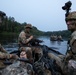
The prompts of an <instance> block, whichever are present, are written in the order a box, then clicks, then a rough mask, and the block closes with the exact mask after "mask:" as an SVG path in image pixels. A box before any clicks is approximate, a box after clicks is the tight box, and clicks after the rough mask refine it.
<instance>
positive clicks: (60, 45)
mask: <svg viewBox="0 0 76 75" xmlns="http://www.w3.org/2000/svg"><path fill="white" fill-rule="evenodd" d="M38 39H40V40H43V42H42V43H40V44H41V45H47V46H48V47H51V48H52V49H54V50H57V51H59V52H61V53H62V54H65V53H66V50H67V41H65V40H64V41H50V38H49V37H43V36H42V37H38ZM3 46H4V48H5V49H6V50H8V52H11V51H13V50H18V44H17V42H14V43H8V44H6V45H3Z"/></svg>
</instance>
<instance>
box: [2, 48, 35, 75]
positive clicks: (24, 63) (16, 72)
mask: <svg viewBox="0 0 76 75" xmlns="http://www.w3.org/2000/svg"><path fill="white" fill-rule="evenodd" d="M21 59H23V60H21ZM2 75H34V74H33V67H32V65H31V64H30V62H29V60H28V59H27V50H26V49H24V47H23V48H21V52H20V58H19V60H17V61H15V63H13V64H12V65H9V66H8V67H6V68H5V69H3V70H2Z"/></svg>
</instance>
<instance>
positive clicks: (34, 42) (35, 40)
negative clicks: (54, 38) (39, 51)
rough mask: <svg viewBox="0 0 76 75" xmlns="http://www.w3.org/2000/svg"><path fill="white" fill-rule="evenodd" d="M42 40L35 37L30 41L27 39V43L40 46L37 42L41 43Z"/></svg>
mask: <svg viewBox="0 0 76 75" xmlns="http://www.w3.org/2000/svg"><path fill="white" fill-rule="evenodd" d="M42 42H43V41H42V40H39V39H37V38H34V39H32V40H31V41H29V43H30V44H31V46H40V44H39V43H42Z"/></svg>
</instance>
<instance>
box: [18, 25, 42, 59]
mask: <svg viewBox="0 0 76 75" xmlns="http://www.w3.org/2000/svg"><path fill="white" fill-rule="evenodd" d="M31 29H32V25H31V24H27V25H26V26H25V27H24V31H22V32H21V33H20V34H19V38H18V44H19V47H20V48H21V47H25V49H26V50H27V51H28V55H27V56H28V58H29V59H30V60H31V59H32V58H33V56H32V55H33V52H34V53H38V54H42V49H41V48H39V47H37V46H36V47H35V46H32V45H31V43H30V41H31V40H32V39H34V36H33V35H31V34H30V31H31Z"/></svg>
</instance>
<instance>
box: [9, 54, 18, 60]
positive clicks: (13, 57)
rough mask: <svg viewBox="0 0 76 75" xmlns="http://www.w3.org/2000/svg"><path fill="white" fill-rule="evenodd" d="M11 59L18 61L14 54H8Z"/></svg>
mask: <svg viewBox="0 0 76 75" xmlns="http://www.w3.org/2000/svg"><path fill="white" fill-rule="evenodd" d="M10 58H11V59H18V58H19V57H18V56H17V55H16V54H10Z"/></svg>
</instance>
